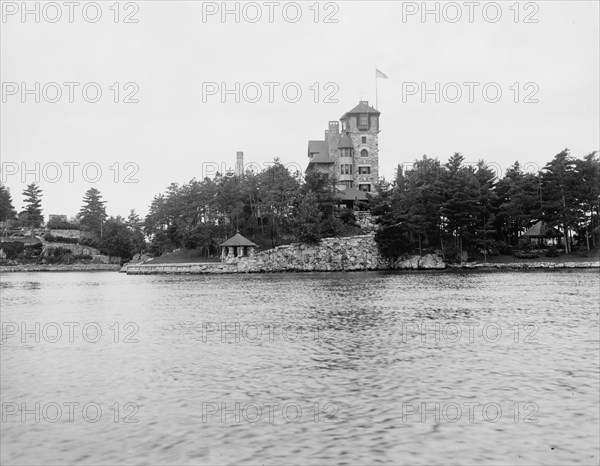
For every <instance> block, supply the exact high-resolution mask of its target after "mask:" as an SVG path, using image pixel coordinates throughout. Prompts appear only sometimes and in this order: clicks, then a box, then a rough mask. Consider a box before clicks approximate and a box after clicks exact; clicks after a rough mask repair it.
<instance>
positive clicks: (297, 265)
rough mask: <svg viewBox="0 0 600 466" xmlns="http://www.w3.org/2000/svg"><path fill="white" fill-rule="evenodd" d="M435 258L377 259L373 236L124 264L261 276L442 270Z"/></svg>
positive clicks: (136, 269)
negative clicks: (215, 259) (190, 260)
mask: <svg viewBox="0 0 600 466" xmlns="http://www.w3.org/2000/svg"><path fill="white" fill-rule="evenodd" d="M445 267H446V264H445V263H444V262H443V261H442V259H441V258H440V257H439V256H436V255H434V254H428V255H426V256H423V257H421V256H412V257H405V258H400V259H398V260H397V261H390V260H388V259H386V258H384V257H382V256H381V254H380V253H379V249H378V247H377V243H376V242H375V237H374V235H362V236H350V237H346V238H325V239H323V240H321V241H320V242H319V243H318V244H314V245H311V244H304V243H294V244H289V245H285V246H279V247H276V248H274V249H270V250H268V251H264V252H261V253H258V254H256V255H255V256H253V257H241V258H231V259H229V260H228V261H227V262H224V263H203V264H198V263H196V264H156V265H153V264H152V263H148V264H131V263H130V264H127V267H125V268H124V269H123V270H122V271H123V272H127V273H128V274H146V273H261V272H340V271H366V270H393V269H443V268H445Z"/></svg>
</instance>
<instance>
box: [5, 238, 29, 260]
mask: <svg viewBox="0 0 600 466" xmlns="http://www.w3.org/2000/svg"><path fill="white" fill-rule="evenodd" d="M0 249H2V250H3V251H4V254H6V258H7V259H8V260H15V259H17V258H19V257H21V256H22V254H23V251H24V250H25V245H24V244H23V243H22V242H20V241H7V242H1V243H0Z"/></svg>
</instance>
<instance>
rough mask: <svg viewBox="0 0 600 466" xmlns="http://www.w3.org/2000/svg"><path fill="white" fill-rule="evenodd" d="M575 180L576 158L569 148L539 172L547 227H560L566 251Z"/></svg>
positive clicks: (574, 204)
mask: <svg viewBox="0 0 600 466" xmlns="http://www.w3.org/2000/svg"><path fill="white" fill-rule="evenodd" d="M578 183H579V180H578V177H577V171H576V164H575V160H574V159H573V158H572V157H571V156H570V154H569V149H565V150H563V151H562V152H561V153H559V154H557V155H556V156H555V157H554V159H552V161H551V162H549V163H547V164H546V166H545V167H544V170H543V172H542V196H543V199H542V210H543V214H542V215H543V218H544V220H545V221H546V222H547V223H548V224H549V225H550V226H559V227H560V228H562V231H563V239H564V248H565V253H567V254H568V253H569V252H570V251H571V240H570V236H569V232H570V229H571V228H572V227H574V226H575V224H576V218H577V199H576V197H577V196H576V193H577V184H578Z"/></svg>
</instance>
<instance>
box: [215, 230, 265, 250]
mask: <svg viewBox="0 0 600 466" xmlns="http://www.w3.org/2000/svg"><path fill="white" fill-rule="evenodd" d="M221 246H255V247H256V246H258V245H257V244H255V243H253V242H252V241H250V240H249V239H247V238H244V237H243V236H242V235H240V234H239V233H238V234H236V235H235V236H233V237H232V238H229V239H228V240H227V241H225V242H224V243H222V244H221Z"/></svg>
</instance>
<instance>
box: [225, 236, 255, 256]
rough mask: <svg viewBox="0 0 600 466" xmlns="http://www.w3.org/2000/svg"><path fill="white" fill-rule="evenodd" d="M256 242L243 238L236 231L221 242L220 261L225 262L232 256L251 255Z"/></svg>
mask: <svg viewBox="0 0 600 466" xmlns="http://www.w3.org/2000/svg"><path fill="white" fill-rule="evenodd" d="M256 247H258V245H257V244H255V243H253V242H252V241H250V240H249V239H248V238H244V237H243V236H242V235H240V232H239V231H238V232H237V234H236V235H235V236H233V237H232V238H229V239H228V240H227V241H225V242H224V243H223V244H221V261H223V262H225V261H226V260H228V259H233V258H234V257H253V256H254V249H255V248H256Z"/></svg>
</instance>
